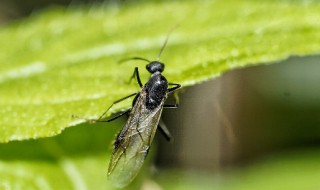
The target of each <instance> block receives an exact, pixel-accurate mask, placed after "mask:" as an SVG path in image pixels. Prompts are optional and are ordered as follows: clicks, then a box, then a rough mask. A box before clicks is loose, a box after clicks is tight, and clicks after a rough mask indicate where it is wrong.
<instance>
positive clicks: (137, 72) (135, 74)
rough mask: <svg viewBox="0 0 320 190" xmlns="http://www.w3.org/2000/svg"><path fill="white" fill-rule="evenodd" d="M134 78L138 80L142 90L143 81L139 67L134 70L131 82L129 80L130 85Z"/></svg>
mask: <svg viewBox="0 0 320 190" xmlns="http://www.w3.org/2000/svg"><path fill="white" fill-rule="evenodd" d="M134 78H136V79H137V82H138V84H139V86H140V88H142V86H143V85H142V82H141V79H140V75H139V69H138V67H135V68H134V71H133V74H132V76H131V77H130V80H129V83H130V82H131V80H132V79H134Z"/></svg>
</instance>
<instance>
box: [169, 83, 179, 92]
mask: <svg viewBox="0 0 320 190" xmlns="http://www.w3.org/2000/svg"><path fill="white" fill-rule="evenodd" d="M169 85H174V87H172V88H168V90H167V91H168V93H170V92H173V91H175V90H177V89H179V88H180V87H181V85H180V84H176V83H169Z"/></svg>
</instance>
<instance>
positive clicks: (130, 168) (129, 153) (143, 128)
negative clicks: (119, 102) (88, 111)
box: [108, 91, 163, 188]
mask: <svg viewBox="0 0 320 190" xmlns="http://www.w3.org/2000/svg"><path fill="white" fill-rule="evenodd" d="M145 96H146V95H145V93H144V92H143V91H142V92H141V93H140V96H139V98H138V99H137V101H136V103H135V105H134V107H133V108H132V111H131V113H130V116H129V119H128V121H127V123H126V125H125V127H124V128H123V129H122V131H121V132H120V133H119V135H118V137H117V139H116V142H115V145H114V150H113V153H112V157H111V161H110V164H109V169H108V176H109V179H110V180H111V181H112V183H113V185H114V186H115V187H119V188H121V187H124V186H126V185H128V184H129V183H130V182H131V181H132V180H133V179H134V178H135V177H136V175H137V174H138V172H139V170H140V168H141V166H142V164H143V162H144V160H145V158H146V156H147V154H148V151H149V148H150V146H151V143H152V140H153V137H154V135H155V132H156V130H157V126H158V123H159V120H160V116H161V112H162V108H163V102H162V104H161V105H160V106H158V107H157V108H156V109H154V110H152V111H150V110H147V109H146V107H145V100H146V97H145Z"/></svg>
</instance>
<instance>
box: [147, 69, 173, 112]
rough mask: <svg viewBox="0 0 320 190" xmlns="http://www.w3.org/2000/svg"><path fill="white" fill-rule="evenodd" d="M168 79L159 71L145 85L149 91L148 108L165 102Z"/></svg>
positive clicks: (150, 108) (153, 107)
mask: <svg viewBox="0 0 320 190" xmlns="http://www.w3.org/2000/svg"><path fill="white" fill-rule="evenodd" d="M167 89H168V81H167V79H166V78H165V77H164V76H162V75H161V74H160V73H159V72H156V73H154V74H153V75H152V76H151V78H150V80H149V81H148V82H147V83H146V85H145V90H146V92H147V97H146V108H147V109H149V110H153V109H155V108H156V107H158V106H160V105H161V103H163V102H164V100H165V99H166V96H167Z"/></svg>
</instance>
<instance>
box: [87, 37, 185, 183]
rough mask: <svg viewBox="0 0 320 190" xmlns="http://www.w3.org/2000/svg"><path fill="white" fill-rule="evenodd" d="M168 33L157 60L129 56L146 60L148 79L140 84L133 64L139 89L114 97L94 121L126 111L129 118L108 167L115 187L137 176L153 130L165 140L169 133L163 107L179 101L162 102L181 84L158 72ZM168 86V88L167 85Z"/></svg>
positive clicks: (115, 144)
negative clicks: (122, 107) (123, 106)
mask: <svg viewBox="0 0 320 190" xmlns="http://www.w3.org/2000/svg"><path fill="white" fill-rule="evenodd" d="M168 38H169V34H168V35H167V38H166V40H165V42H164V44H163V46H162V48H161V50H160V53H159V55H158V59H157V60H156V61H149V60H147V59H145V58H141V57H133V58H129V59H125V60H122V61H128V60H142V61H146V62H148V64H147V65H146V69H147V70H148V71H149V73H150V74H151V77H150V79H149V80H148V82H147V83H146V84H145V85H143V84H142V83H141V79H140V76H139V70H138V67H135V70H134V73H133V76H132V77H131V79H132V78H134V77H136V79H137V82H138V84H139V86H140V87H141V90H140V92H136V93H133V94H130V95H129V96H126V97H124V98H122V99H120V100H117V101H115V102H114V103H113V104H112V105H111V106H110V107H109V108H108V109H107V110H106V111H105V112H104V113H103V114H102V115H101V116H100V117H99V119H97V120H91V121H93V122H110V121H112V120H115V119H117V118H119V117H121V116H123V115H126V114H129V118H128V121H127V123H126V125H125V126H124V127H123V129H122V130H121V131H120V133H119V134H118V136H117V138H116V140H115V143H114V149H113V152H112V156H111V160H110V163H109V168H108V177H109V179H110V180H111V181H112V183H113V184H114V186H115V187H119V188H121V187H125V186H127V185H128V184H129V183H131V182H132V181H133V179H134V178H135V177H136V176H137V174H138V172H139V170H140V168H141V167H142V165H143V162H144V160H145V158H146V156H147V154H148V152H149V148H150V146H151V143H152V141H153V138H154V135H155V133H156V130H157V129H159V130H160V131H161V133H162V134H163V135H164V136H165V138H166V139H167V140H170V139H171V135H170V133H169V131H168V130H167V128H166V127H165V125H163V124H162V125H159V121H160V117H161V113H162V110H163V108H177V107H178V105H177V104H175V105H166V104H164V103H165V101H166V99H167V96H168V94H170V93H172V92H174V91H175V90H177V89H179V88H180V87H181V85H180V84H176V83H168V81H167V79H166V78H165V77H164V76H163V75H162V74H161V73H162V72H163V70H164V64H163V63H161V62H160V56H161V54H162V52H163V50H164V48H165V46H166V44H167V41H168ZM169 86H171V88H169ZM132 96H135V97H134V100H133V102H132V107H131V108H130V109H129V110H127V111H125V112H123V113H121V114H120V115H118V116H116V117H114V118H111V119H109V120H102V118H103V117H104V115H105V114H106V113H107V111H108V110H109V109H110V108H111V107H112V106H113V105H114V104H116V103H119V102H121V101H123V100H125V99H127V98H129V97H132Z"/></svg>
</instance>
